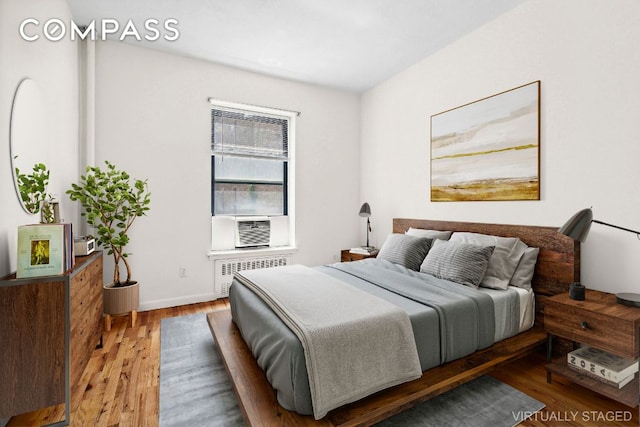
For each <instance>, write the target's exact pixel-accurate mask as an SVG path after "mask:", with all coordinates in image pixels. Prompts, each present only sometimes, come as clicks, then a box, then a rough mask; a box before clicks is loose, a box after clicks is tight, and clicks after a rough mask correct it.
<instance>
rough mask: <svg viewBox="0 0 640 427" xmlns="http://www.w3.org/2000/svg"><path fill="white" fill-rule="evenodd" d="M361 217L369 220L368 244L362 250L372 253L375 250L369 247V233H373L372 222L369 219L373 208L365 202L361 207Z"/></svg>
mask: <svg viewBox="0 0 640 427" xmlns="http://www.w3.org/2000/svg"><path fill="white" fill-rule="evenodd" d="M360 216H361V217H363V218H367V244H366V245H365V246H363V247H362V249H365V250H367V251H371V250H373V249H375V248H374V247H373V246H369V233H370V232H371V221H370V220H369V217H370V216H371V207H370V206H369V203H367V202H364V203H363V204H362V206H361V207H360Z"/></svg>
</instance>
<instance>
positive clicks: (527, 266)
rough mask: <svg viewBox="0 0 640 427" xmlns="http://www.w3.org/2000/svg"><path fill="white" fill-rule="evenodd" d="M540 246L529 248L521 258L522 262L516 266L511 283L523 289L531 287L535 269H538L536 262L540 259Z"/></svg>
mask: <svg viewBox="0 0 640 427" xmlns="http://www.w3.org/2000/svg"><path fill="white" fill-rule="evenodd" d="M539 252H540V248H527V249H526V250H525V251H524V254H522V258H520V262H519V263H518V266H517V267H516V271H514V272H513V276H511V281H510V283H509V284H510V285H511V286H517V287H519V288H523V289H531V279H532V278H533V271H534V270H535V269H536V262H537V261H538V253H539Z"/></svg>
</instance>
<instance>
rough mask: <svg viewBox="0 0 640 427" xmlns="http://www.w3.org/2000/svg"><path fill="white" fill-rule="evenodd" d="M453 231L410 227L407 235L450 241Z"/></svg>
mask: <svg viewBox="0 0 640 427" xmlns="http://www.w3.org/2000/svg"><path fill="white" fill-rule="evenodd" d="M451 233H452V232H451V231H439V230H425V229H424V228H413V227H409V229H408V230H407V232H406V234H408V235H409V236H416V237H428V238H430V239H440V240H449V237H451Z"/></svg>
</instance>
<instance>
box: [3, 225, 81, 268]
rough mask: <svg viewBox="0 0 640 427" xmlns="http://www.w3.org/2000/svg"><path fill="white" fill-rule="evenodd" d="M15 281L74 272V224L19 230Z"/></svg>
mask: <svg viewBox="0 0 640 427" xmlns="http://www.w3.org/2000/svg"><path fill="white" fill-rule="evenodd" d="M17 264H18V265H17V270H16V278H18V279H23V278H29V277H40V276H53V275H58V274H63V273H64V272H65V271H67V270H69V269H71V268H73V266H74V264H75V259H74V256H73V234H72V231H71V224H62V223H56V224H33V225H21V226H20V227H18V262H17Z"/></svg>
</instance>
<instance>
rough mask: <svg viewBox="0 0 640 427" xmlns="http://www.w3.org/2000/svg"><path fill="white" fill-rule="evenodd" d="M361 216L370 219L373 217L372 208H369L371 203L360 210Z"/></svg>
mask: <svg viewBox="0 0 640 427" xmlns="http://www.w3.org/2000/svg"><path fill="white" fill-rule="evenodd" d="M360 216H362V217H365V218H368V217H370V216H371V208H370V207H369V203H366V202H365V203H363V204H362V207H361V208H360Z"/></svg>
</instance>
